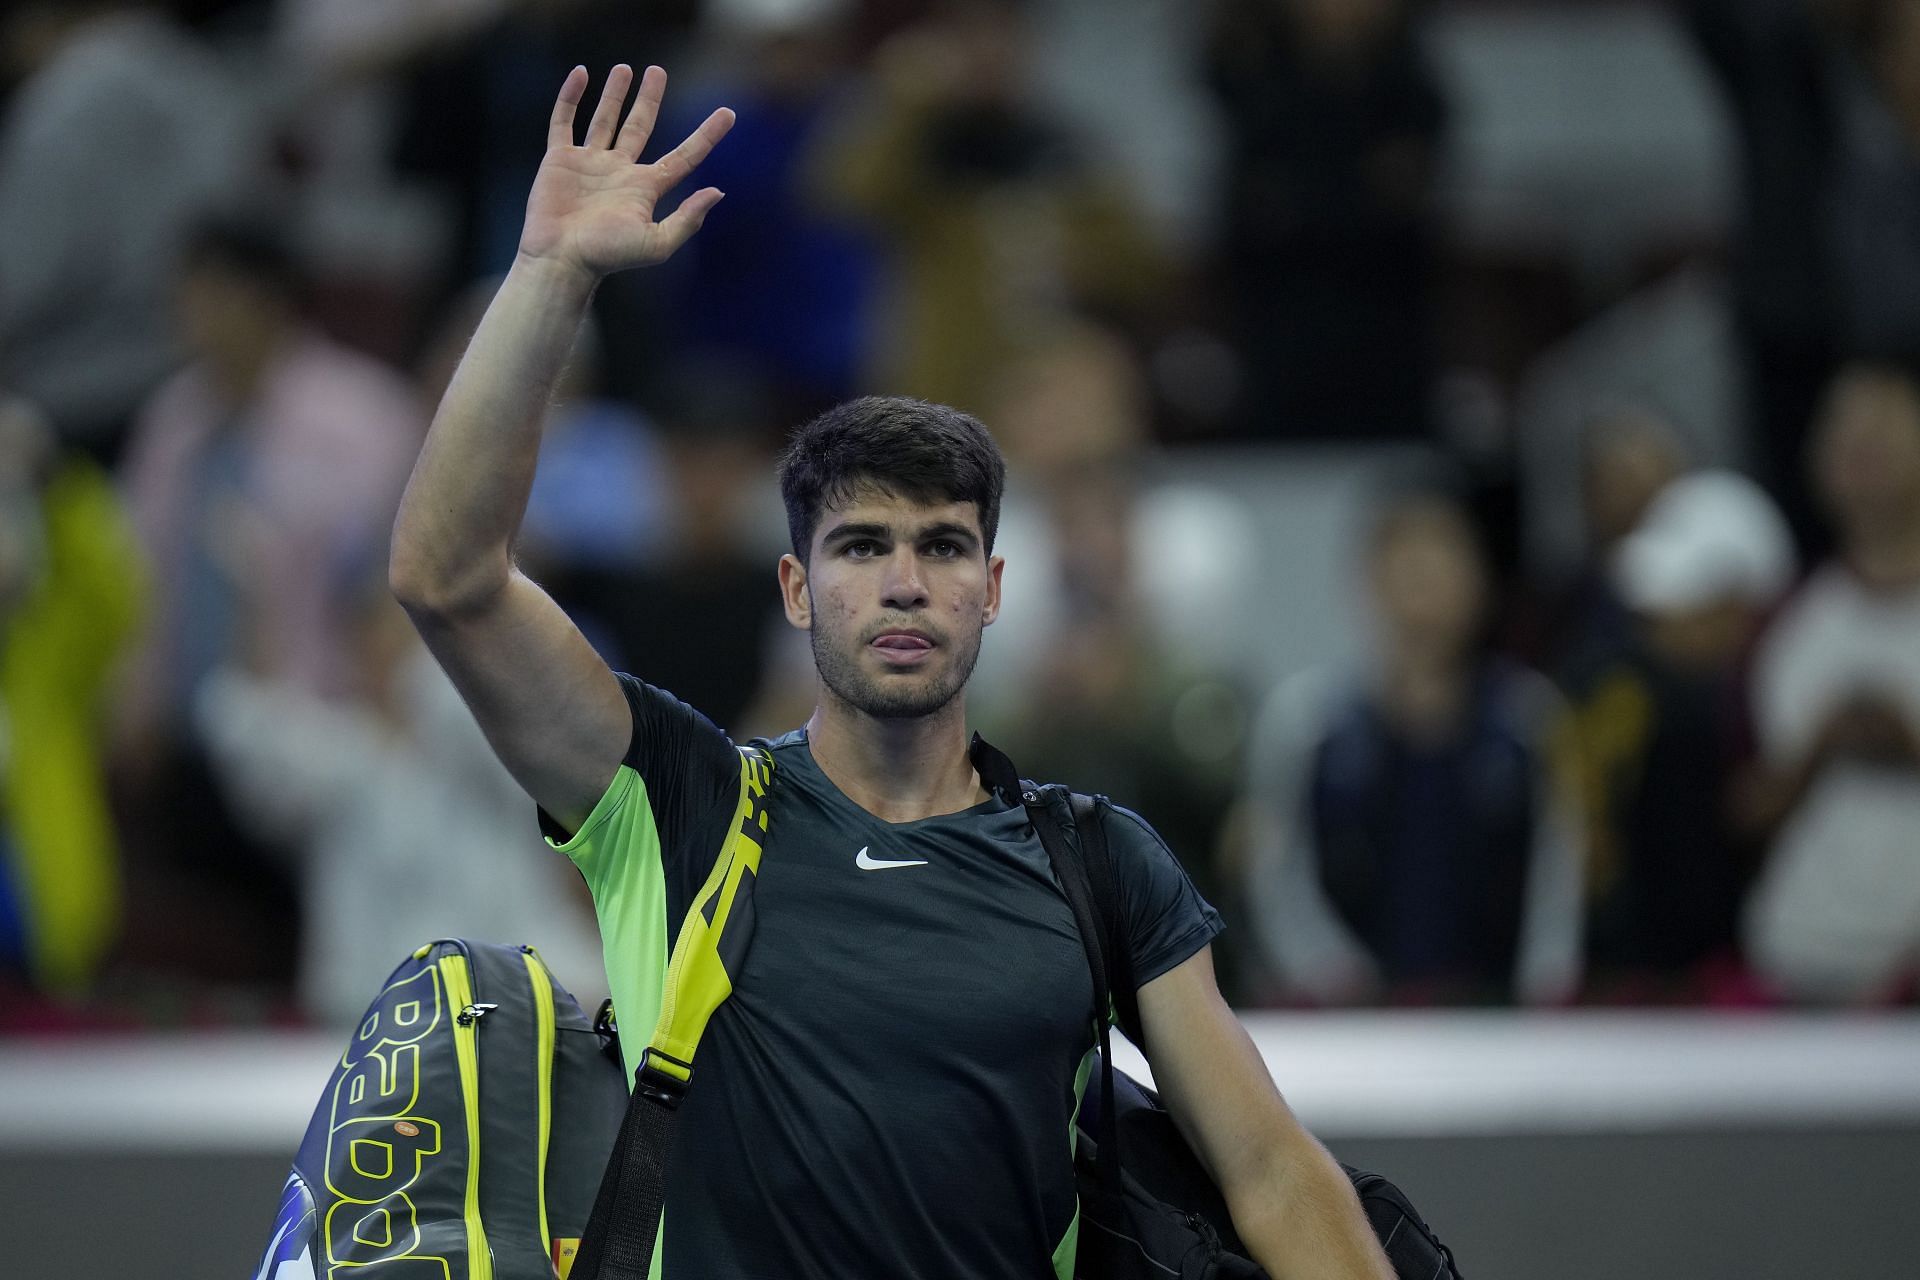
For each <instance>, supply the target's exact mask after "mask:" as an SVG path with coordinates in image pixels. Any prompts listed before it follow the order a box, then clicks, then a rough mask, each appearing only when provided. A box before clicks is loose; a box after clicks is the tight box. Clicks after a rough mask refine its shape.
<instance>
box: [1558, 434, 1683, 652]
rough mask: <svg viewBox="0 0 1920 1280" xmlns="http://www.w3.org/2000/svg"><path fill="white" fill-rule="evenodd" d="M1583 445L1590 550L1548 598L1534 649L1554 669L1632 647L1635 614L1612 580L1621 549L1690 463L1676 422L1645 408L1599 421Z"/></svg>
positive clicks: (1583, 501) (1583, 492)
mask: <svg viewBox="0 0 1920 1280" xmlns="http://www.w3.org/2000/svg"><path fill="white" fill-rule="evenodd" d="M1582 446H1583V448H1582V455H1583V456H1582V462H1583V465H1582V467H1581V475H1580V480H1581V494H1580V496H1581V507H1582V510H1583V514H1584V516H1585V520H1586V548H1585V555H1584V556H1583V557H1582V559H1581V562H1580V565H1579V567H1578V569H1577V570H1576V571H1575V572H1574V574H1573V576H1572V579H1571V581H1569V582H1568V583H1567V585H1566V586H1565V587H1564V588H1562V589H1561V590H1560V591H1559V592H1558V593H1557V595H1556V596H1555V597H1554V598H1553V599H1552V600H1551V601H1550V602H1549V603H1548V606H1547V608H1546V610H1545V613H1546V616H1545V618H1544V619H1543V620H1542V621H1543V625H1542V626H1541V627H1540V634H1539V635H1538V636H1537V637H1536V640H1535V644H1534V645H1533V647H1532V649H1531V650H1530V651H1532V652H1538V653H1540V654H1541V655H1543V659H1544V661H1545V663H1546V668H1547V669H1548V670H1549V671H1561V670H1564V669H1565V668H1567V667H1568V666H1569V665H1578V664H1579V663H1581V662H1584V661H1591V660H1593V659H1595V658H1596V657H1599V656H1601V655H1607V654H1613V653H1617V652H1619V651H1620V650H1621V649H1622V648H1624V647H1625V646H1626V645H1627V643H1628V641H1629V639H1630V637H1631V634H1632V628H1633V617H1632V613H1631V611H1630V610H1629V609H1628V608H1627V606H1626V604H1625V602H1624V601H1622V600H1621V599H1620V591H1619V588H1618V586H1617V585H1616V584H1615V581H1614V573H1613V559H1614V555H1615V552H1616V551H1617V550H1618V548H1619V546H1620V543H1621V542H1622V540H1624V539H1625V538H1626V537H1627V536H1628V535H1629V534H1631V533H1632V532H1633V531H1634V530H1635V529H1636V528H1638V527H1639V525H1640V522H1641V521H1642V520H1643V519H1645V518H1646V514H1647V510H1648V508H1650V507H1651V506H1652V505H1653V503H1654V500H1655V499H1657V498H1658V497H1659V496H1660V494H1661V493H1662V492H1663V491H1664V490H1665V489H1666V487H1667V486H1668V485H1669V484H1671V483H1673V481H1674V480H1675V479H1677V478H1678V477H1679V476H1680V475H1682V474H1683V473H1684V472H1685V471H1686V469H1687V466H1688V460H1687V453H1686V449H1685V448H1684V446H1683V445H1682V444H1681V442H1680V438H1679V436H1678V434H1677V433H1676V432H1675V431H1674V429H1673V427H1672V425H1671V424H1670V423H1668V422H1667V421H1666V420H1665V419H1664V418H1662V417H1660V416H1659V415H1657V414H1655V413H1652V412H1650V411H1647V410H1643V409H1637V408H1630V409H1621V410H1617V411H1613V412H1608V413H1605V414H1602V415H1601V416H1599V417H1597V418H1595V419H1594V420H1593V422H1592V423H1591V424H1590V425H1589V427H1588V429H1587V432H1586V437H1585V439H1584V440H1583V441H1582Z"/></svg>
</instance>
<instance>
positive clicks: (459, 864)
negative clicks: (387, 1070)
mask: <svg viewBox="0 0 1920 1280" xmlns="http://www.w3.org/2000/svg"><path fill="white" fill-rule="evenodd" d="M378 563H379V565H380V572H379V573H377V574H368V575H365V577H364V583H363V585H362V587H361V588H360V590H359V591H358V593H357V595H358V599H357V601H356V607H355V610H354V613H353V617H352V620H351V623H350V636H349V638H350V640H351V642H352V643H353V645H354V649H355V657H356V659H357V660H356V662H355V664H354V666H355V669H356V671H357V672H358V675H359V683H358V686H357V687H356V688H355V689H354V690H353V692H352V693H351V694H350V695H349V696H347V697H344V698H337V699H333V700H326V699H322V698H319V697H316V696H315V695H314V694H313V693H312V692H311V691H309V690H305V689H302V688H300V687H299V686H298V685H297V684H294V683H292V682H290V681H287V680H285V679H274V678H263V677H262V676H260V675H258V674H256V673H254V672H250V671H248V670H246V669H245V668H244V667H238V666H231V667H223V668H221V669H220V670H218V671H216V672H215V673H214V674H212V675H211V676H210V677H209V678H208V679H207V680H206V681H205V682H203V683H202V685H201V687H200V692H199V697H198V700H197V706H196V708H195V710H196V719H197V723H198V726H199V728H200V731H201V733H202V734H203V736H204V738H205V740H206V743H207V746H208V750H209V752H210V753H211V755H212V757H213V761H214V765H215V769H216V773H217V775H218V777H219V779H220V782H221V785H222V787H223V788H224V789H225V790H226V791H227V793H228V795H229V796H230V797H231V799H232V802H233V805H234V808H235V810H236V811H237V813H238V814H239V816H240V817H241V819H242V820H243V821H244V822H245V823H247V824H248V825H249V826H250V827H252V828H253V829H254V830H255V831H256V832H257V834H259V835H260V836H262V837H263V838H264V839H266V840H267V841H268V843H269V846H270V847H274V848H280V849H284V850H286V851H287V852H288V853H289V855H290V856H291V858H292V859H293V866H294V870H295V873H296V875H297V876H298V878H299V880H300V882H301V892H300V901H301V903H302V909H303V913H304V914H303V922H302V928H301V940H302V941H301V952H300V961H299V995H300V1003H301V1006H302V1007H303V1009H304V1010H305V1011H306V1013H307V1014H308V1015H309V1016H311V1017H313V1018H315V1019H317V1020H319V1021H321V1022H324V1023H327V1024H329V1025H336V1026H345V1025H347V1024H349V1023H351V1022H352V1021H353V1020H354V1019H357V1018H358V1017H359V1016H360V1014H361V1012H362V1011H363V1010H364V1009H365V1008H366V1004H367V1001H368V999H369V998H370V997H371V996H372V995H373V993H374V992H375V991H377V990H378V989H379V986H380V982H381V980H382V979H383V978H385V977H386V975H387V973H388V971H389V970H391V969H392V968H393V966H394V965H395V964H397V963H399V961H400V959H401V958H402V957H403V956H405V955H406V954H407V952H409V951H411V950H412V949H413V948H415V947H417V946H419V945H420V944H421V943H423V942H429V941H431V940H433V939H434V938H443V937H472V938H486V939H490V940H492V941H495V942H507V943H517V944H528V945H532V946H534V947H535V948H536V949H537V950H538V951H539V952H540V954H541V956H542V957H543V958H544V959H545V960H546V961H547V963H548V964H549V965H550V966H552V968H553V971H554V972H555V973H556V974H557V975H559V977H560V978H561V980H562V981H563V982H564V983H566V984H567V986H568V989H569V990H571V991H573V992H574V993H575V995H577V996H578V997H579V998H580V999H582V1000H583V1001H590V1000H591V999H593V998H594V997H595V996H596V995H603V994H604V993H605V985H606V983H605V979H604V977H603V976H602V968H601V962H600V947H599V934H598V931H597V930H596V929H595V927H594V923H593V915H592V911H591V907H590V905H589V902H588V899H587V898H586V896H585V885H584V884H583V883H582V882H581V880H580V877H579V875H578V873H577V872H575V871H574V869H573V867H572V866H571V865H570V864H568V863H567V862H565V861H564V860H562V859H559V858H556V857H554V856H552V855H551V854H548V853H547V852H546V850H545V847H544V845H543V844H542V842H541V840H540V833H539V829H538V826H537V824H536V822H535V818H534V813H533V810H532V809H530V808H529V807H528V805H527V803H526V800H525V797H524V796H523V795H522V794H521V792H520V789H519V787H518V786H517V785H515V783H514V781H513V779H512V777H511V776H509V775H508V773H507V771H506V769H505V767H504V766H502V765H501V764H500V762H499V761H498V760H496V759H495V758H494V755H493V752H492V750H491V749H490V748H489V747H488V746H487V742H486V739H485V737H484V736H482V734H481V732H480V728H479V726H478V725H477V724H475V723H474V719H473V716H472V714H471V713H470V712H468V710H467V708H466V704H465V703H463V702H462V701H461V700H460V695H459V693H458V692H457V691H456V690H455V689H454V687H453V685H452V683H451V682H450V681H448V679H447V677H446V675H445V674H444V673H443V672H442V671H441V670H440V668H439V665H438V664H437V663H435V662H434V661H433V659H432V657H431V655H429V654H428V652H427V650H426V646H425V645H423V644H421V643H420V640H419V637H418V636H416V635H415V634H414V630H413V627H412V625H411V624H410V623H408V621H407V619H406V615H405V614H404V613H403V612H402V611H401V609H400V606H399V605H398V604H396V603H394V601H393V597H392V595H391V593H390V592H389V591H388V589H387V583H386V574H385V565H386V558H385V557H384V556H381V557H379V560H378Z"/></svg>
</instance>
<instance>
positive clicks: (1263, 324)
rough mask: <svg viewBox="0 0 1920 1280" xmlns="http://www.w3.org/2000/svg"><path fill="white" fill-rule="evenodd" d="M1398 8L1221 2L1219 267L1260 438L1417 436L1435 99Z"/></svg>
mask: <svg viewBox="0 0 1920 1280" xmlns="http://www.w3.org/2000/svg"><path fill="white" fill-rule="evenodd" d="M1410 8H1411V6H1410V5H1409V4H1407V3H1406V2H1405V0H1229V2H1228V3H1226V4H1224V5H1223V6H1222V8H1221V11H1220V18H1219V23H1218V29H1217V31H1216V33H1215V39H1214V44H1213V50H1212V53H1211V56H1210V58H1209V67H1208V74H1209V79H1210V82H1211V84H1212V86H1213V89H1214V91H1215V92H1216V93H1217V94H1218V95H1219V98H1220V101H1221V105H1222V106H1223V107H1224V108H1225V113H1226V120H1227V126H1228V138H1229V149H1230V157H1231V160H1230V174H1231V176H1230V178H1229V180H1228V184H1227V192H1226V210H1225V225H1224V228H1223V232H1222V236H1223V244H1222V247H1221V261H1220V268H1221V274H1222V283H1223V285H1224V288H1225V292H1226V300H1227V303H1228V306H1229V307H1230V310H1231V319H1232V323H1233V325H1234V327H1235V330H1236V332H1237V337H1238V345H1239V347H1240V350H1241V355H1242V357H1243V360H1244V364H1245V369H1246V384H1247V388H1246V392H1247V393H1246V399H1245V404H1244V408H1243V412H1242V415H1241V416H1242V424H1241V429H1242V430H1243V431H1244V432H1245V433H1247V434H1249V435H1255V436H1260V437H1276V436H1277V437H1289V438H1293V437H1301V436H1307V437H1329V438H1334V439H1352V438H1380V437H1404V436H1420V435H1423V434H1424V433H1425V432H1426V430H1427V428H1428V427H1429V425H1430V417H1431V414H1430V403H1429V402H1430V400H1431V399H1432V383H1433V375H1434V341H1433V324H1434V316H1433V302H1434V289H1435V285H1436V280H1437V269H1438V255H1437V249H1436V234H1435V233H1436V220H1435V214H1434V187H1435V174H1436V171H1437V168H1438V158H1439V150H1440V145H1441V141H1442V127H1443V124H1444V120H1445V111H1444V105H1443V102H1442V99H1441V96H1440V90H1439V88H1438V85H1437V83H1436V80H1435V77H1434V74H1433V72H1432V71H1431V70H1430V69H1429V67H1428V66H1427V63H1426V59H1425V57H1424V56H1423V54H1422V53H1421V50H1420V46H1419V43H1418V40H1417V38H1416V35H1415V30H1414V22H1413V18H1412V16H1411V13H1410V12H1409V10H1410Z"/></svg>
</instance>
